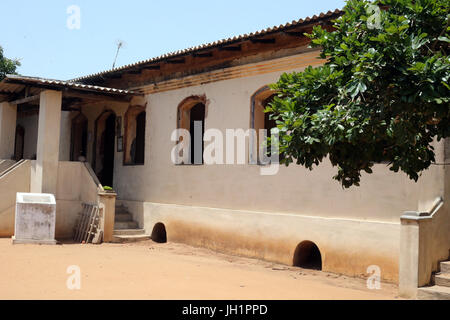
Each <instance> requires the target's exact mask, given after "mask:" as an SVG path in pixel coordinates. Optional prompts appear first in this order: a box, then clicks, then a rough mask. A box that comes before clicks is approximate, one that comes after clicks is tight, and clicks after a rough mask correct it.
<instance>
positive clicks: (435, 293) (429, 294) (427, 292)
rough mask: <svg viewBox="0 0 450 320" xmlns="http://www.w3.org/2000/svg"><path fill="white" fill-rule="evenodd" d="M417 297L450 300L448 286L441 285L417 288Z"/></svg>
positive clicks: (420, 298)
mask: <svg viewBox="0 0 450 320" xmlns="http://www.w3.org/2000/svg"><path fill="white" fill-rule="evenodd" d="M417 299H419V300H450V288H449V287H441V286H433V287H426V288H419V291H418V292H417Z"/></svg>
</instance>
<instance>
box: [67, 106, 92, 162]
mask: <svg viewBox="0 0 450 320" xmlns="http://www.w3.org/2000/svg"><path fill="white" fill-rule="evenodd" d="M87 135H88V120H87V118H86V117H85V116H84V115H83V114H82V113H80V114H78V115H77V116H76V117H75V118H73V120H72V131H71V139H70V161H86V157H87Z"/></svg>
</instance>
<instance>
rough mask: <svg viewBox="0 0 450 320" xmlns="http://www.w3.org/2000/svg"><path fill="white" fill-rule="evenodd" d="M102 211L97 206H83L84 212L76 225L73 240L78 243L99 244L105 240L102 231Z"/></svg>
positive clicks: (85, 204) (84, 204)
mask: <svg viewBox="0 0 450 320" xmlns="http://www.w3.org/2000/svg"><path fill="white" fill-rule="evenodd" d="M101 211H102V210H101V209H100V208H99V206H97V205H93V204H87V203H83V204H82V211H81V213H80V214H79V216H78V221H77V223H76V225H75V229H74V235H73V240H74V241H75V242H77V243H83V244H87V243H93V244H99V243H101V242H102V240H103V232H102V230H101V226H100V221H101Z"/></svg>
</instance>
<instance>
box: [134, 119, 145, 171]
mask: <svg viewBox="0 0 450 320" xmlns="http://www.w3.org/2000/svg"><path fill="white" fill-rule="evenodd" d="M145 121H146V113H145V112H141V113H140V114H139V115H138V116H137V117H136V137H135V138H134V139H133V142H132V143H131V148H130V157H131V162H132V163H133V164H144V162H145Z"/></svg>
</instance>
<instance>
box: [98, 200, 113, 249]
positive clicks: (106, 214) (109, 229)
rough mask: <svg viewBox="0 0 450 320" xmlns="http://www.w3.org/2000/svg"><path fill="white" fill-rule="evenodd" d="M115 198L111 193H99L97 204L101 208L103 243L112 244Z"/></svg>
mask: <svg viewBox="0 0 450 320" xmlns="http://www.w3.org/2000/svg"><path fill="white" fill-rule="evenodd" d="M116 197H117V194H116V193H113V192H99V193H98V203H99V204H100V206H101V207H102V208H103V217H102V220H101V221H102V229H103V242H112V240H113V234H114V222H115V221H114V220H115V216H116Z"/></svg>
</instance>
